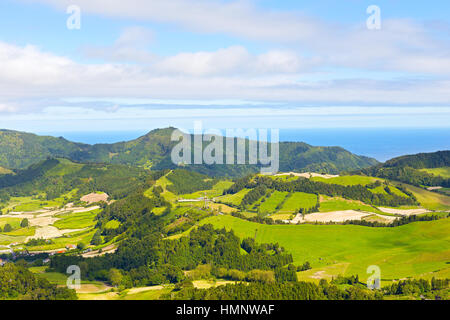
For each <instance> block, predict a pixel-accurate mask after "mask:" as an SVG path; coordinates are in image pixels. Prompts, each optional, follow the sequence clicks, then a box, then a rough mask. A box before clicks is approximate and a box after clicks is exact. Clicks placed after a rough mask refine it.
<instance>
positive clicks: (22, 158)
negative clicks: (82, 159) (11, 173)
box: [0, 130, 90, 169]
mask: <svg viewBox="0 0 450 320" xmlns="http://www.w3.org/2000/svg"><path fill="white" fill-rule="evenodd" d="M89 148H90V146H89V145H85V144H81V143H74V142H71V141H68V140H66V139H64V138H55V137H50V136H38V135H35V134H32V133H26V132H19V131H11V130H0V166H2V167H5V168H9V169H23V168H27V167H28V166H29V165H31V164H34V163H37V162H39V161H42V160H44V159H46V158H47V157H68V158H73V157H74V156H75V155H76V154H80V153H83V152H84V151H86V150H87V149H89Z"/></svg>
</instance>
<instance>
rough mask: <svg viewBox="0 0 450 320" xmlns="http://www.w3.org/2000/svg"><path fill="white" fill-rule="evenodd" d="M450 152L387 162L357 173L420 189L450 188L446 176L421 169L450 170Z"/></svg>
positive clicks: (400, 158)
mask: <svg viewBox="0 0 450 320" xmlns="http://www.w3.org/2000/svg"><path fill="white" fill-rule="evenodd" d="M449 166H450V151H438V152H433V153H419V154H416V155H408V156H402V157H398V158H394V159H391V160H389V161H386V162H385V163H383V164H378V165H375V166H373V167H371V168H367V169H363V170H359V171H357V172H356V173H359V174H365V175H369V176H373V177H379V178H385V179H390V180H396V181H401V182H405V183H409V184H412V185H415V186H418V187H433V186H440V187H444V188H448V187H450V179H449V178H448V177H447V176H446V175H440V174H439V173H436V172H427V170H421V169H433V168H448V167H449Z"/></svg>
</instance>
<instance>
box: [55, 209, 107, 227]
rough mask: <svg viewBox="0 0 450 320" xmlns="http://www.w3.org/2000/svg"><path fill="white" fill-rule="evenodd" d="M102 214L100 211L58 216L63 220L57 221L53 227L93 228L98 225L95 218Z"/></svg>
mask: <svg viewBox="0 0 450 320" xmlns="http://www.w3.org/2000/svg"><path fill="white" fill-rule="evenodd" d="M99 212H100V209H96V210H92V211H88V212H80V213H66V214H62V215H58V216H57V217H58V218H62V219H61V220H58V221H56V222H55V223H54V224H53V225H54V226H55V227H56V228H58V229H84V228H89V227H93V226H95V224H96V221H95V217H96V216H97V214H98V213H99Z"/></svg>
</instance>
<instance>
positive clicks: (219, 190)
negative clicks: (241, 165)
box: [179, 180, 233, 199]
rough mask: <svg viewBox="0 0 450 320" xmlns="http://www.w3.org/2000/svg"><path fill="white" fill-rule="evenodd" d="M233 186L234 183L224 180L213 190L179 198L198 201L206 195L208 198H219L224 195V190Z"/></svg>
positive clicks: (183, 195)
mask: <svg viewBox="0 0 450 320" xmlns="http://www.w3.org/2000/svg"><path fill="white" fill-rule="evenodd" d="M232 185H233V182H232V181H228V180H222V181H219V182H218V183H216V184H215V185H214V186H213V188H212V189H211V190H203V191H197V192H194V193H190V194H182V195H180V196H179V197H180V198H182V199H197V198H200V197H204V196H205V194H206V196H207V197H208V198H215V197H219V196H221V195H222V194H223V192H224V190H226V189H228V188H229V187H231V186H232Z"/></svg>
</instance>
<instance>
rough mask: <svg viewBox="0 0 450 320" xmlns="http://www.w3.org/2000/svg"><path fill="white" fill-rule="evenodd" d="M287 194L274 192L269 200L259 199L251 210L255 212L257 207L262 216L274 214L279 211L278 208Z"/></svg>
mask: <svg viewBox="0 0 450 320" xmlns="http://www.w3.org/2000/svg"><path fill="white" fill-rule="evenodd" d="M288 194H289V192H280V191H274V192H273V193H272V194H271V195H270V197H269V198H266V197H262V198H261V199H259V200H258V201H257V202H256V203H255V205H254V206H253V208H252V209H253V210H257V208H258V207H259V211H260V212H261V213H263V214H269V213H274V212H276V211H277V210H278V209H279V208H278V206H279V205H280V204H281V203H282V202H283V200H284V199H285V198H286V197H287V195H288ZM263 200H264V201H263Z"/></svg>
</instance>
